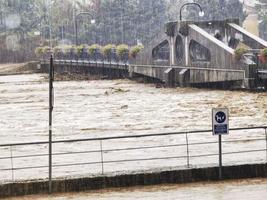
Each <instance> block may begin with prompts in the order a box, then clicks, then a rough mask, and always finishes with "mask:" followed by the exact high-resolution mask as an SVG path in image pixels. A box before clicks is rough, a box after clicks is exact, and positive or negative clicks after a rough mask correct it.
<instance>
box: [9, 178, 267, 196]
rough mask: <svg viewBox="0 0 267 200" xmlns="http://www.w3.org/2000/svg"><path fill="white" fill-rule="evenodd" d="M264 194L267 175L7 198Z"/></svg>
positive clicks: (265, 192) (266, 185) (266, 188)
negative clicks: (257, 177) (217, 180)
mask: <svg viewBox="0 0 267 200" xmlns="http://www.w3.org/2000/svg"><path fill="white" fill-rule="evenodd" d="M266 198H267V179H250V180H240V181H238V180H237V181H227V182H217V183H216V182H210V183H196V184H183V185H162V186H152V187H135V188H130V189H110V190H101V191H95V192H94V191H93V192H88V193H79V194H58V195H54V196H50V197H48V196H29V197H20V198H11V199H9V200H19V199H20V200H24V199H25V200H26V199H27V200H44V199H50V200H70V199H75V200H110V199H112V200H136V199H140V200H141V199H142V200H156V199H157V200H177V199H182V200H194V199H197V200H229V199H234V200H236V199H242V200H259V199H266Z"/></svg>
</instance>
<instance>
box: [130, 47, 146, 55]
mask: <svg viewBox="0 0 267 200" xmlns="http://www.w3.org/2000/svg"><path fill="white" fill-rule="evenodd" d="M143 49H144V46H143V45H136V46H133V47H132V48H131V50H130V56H131V57H132V58H136V56H137V54H139V53H140V52H141V51H142V50H143Z"/></svg>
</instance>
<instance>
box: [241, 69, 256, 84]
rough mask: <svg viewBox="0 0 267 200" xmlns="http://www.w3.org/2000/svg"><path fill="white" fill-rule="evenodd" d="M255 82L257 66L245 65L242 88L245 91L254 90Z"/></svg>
mask: <svg viewBox="0 0 267 200" xmlns="http://www.w3.org/2000/svg"><path fill="white" fill-rule="evenodd" d="M256 80H257V66H256V65H247V66H246V68H245V79H244V87H245V88H246V89H255V88H256Z"/></svg>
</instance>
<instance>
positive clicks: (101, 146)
mask: <svg viewBox="0 0 267 200" xmlns="http://www.w3.org/2000/svg"><path fill="white" fill-rule="evenodd" d="M100 151H101V165H102V175H103V174H104V158H103V145H102V140H100Z"/></svg>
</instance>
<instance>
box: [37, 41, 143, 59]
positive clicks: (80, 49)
mask: <svg viewBox="0 0 267 200" xmlns="http://www.w3.org/2000/svg"><path fill="white" fill-rule="evenodd" d="M143 48H144V47H143V46H142V45H136V46H133V47H129V46H128V45H126V44H121V45H118V46H115V45H113V44H108V45H106V46H100V45H98V44H93V45H91V46H88V45H84V44H83V45H79V46H71V45H63V46H56V47H54V48H53V49H50V48H49V47H47V46H45V47H37V48H36V49H35V54H36V56H37V57H39V58H40V57H42V56H44V55H47V54H51V53H54V55H55V56H59V55H69V54H72V55H76V56H78V57H81V56H82V55H83V54H88V55H90V56H95V55H96V54H100V55H101V56H103V57H105V58H108V59H109V58H110V57H112V56H114V55H115V56H117V57H118V58H120V59H123V58H125V57H131V58H136V56H137V55H138V54H139V53H140V52H141V51H142V49H143Z"/></svg>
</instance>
